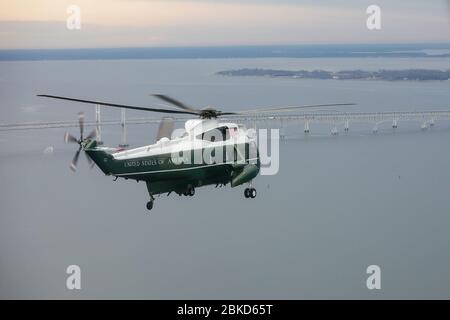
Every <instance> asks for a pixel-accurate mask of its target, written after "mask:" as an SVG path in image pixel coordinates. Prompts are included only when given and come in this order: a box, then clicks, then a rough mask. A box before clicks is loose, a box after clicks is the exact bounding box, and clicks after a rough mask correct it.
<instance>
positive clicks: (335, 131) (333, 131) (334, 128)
mask: <svg viewBox="0 0 450 320" xmlns="http://www.w3.org/2000/svg"><path fill="white" fill-rule="evenodd" d="M338 134H339V131H338V128H337V126H334V127H333V128H332V129H331V135H332V136H337V135H338Z"/></svg>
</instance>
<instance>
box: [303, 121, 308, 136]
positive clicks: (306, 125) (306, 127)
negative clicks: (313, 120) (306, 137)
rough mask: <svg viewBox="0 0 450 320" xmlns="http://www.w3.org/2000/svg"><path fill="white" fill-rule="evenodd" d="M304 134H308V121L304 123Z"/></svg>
mask: <svg viewBox="0 0 450 320" xmlns="http://www.w3.org/2000/svg"><path fill="white" fill-rule="evenodd" d="M304 132H305V133H306V134H308V133H309V120H306V121H305V130H304Z"/></svg>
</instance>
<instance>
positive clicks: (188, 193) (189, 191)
mask: <svg viewBox="0 0 450 320" xmlns="http://www.w3.org/2000/svg"><path fill="white" fill-rule="evenodd" d="M194 194H195V188H194V187H193V186H191V185H190V186H188V187H187V189H186V190H185V191H184V192H183V195H185V196H190V197H192V196H193V195H194Z"/></svg>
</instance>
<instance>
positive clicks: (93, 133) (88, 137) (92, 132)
mask: <svg viewBox="0 0 450 320" xmlns="http://www.w3.org/2000/svg"><path fill="white" fill-rule="evenodd" d="M96 135H97V130H96V129H93V130H92V131H91V132H90V133H89V134H88V136H87V137H85V138H84V139H92V138H94V137H95V136H96Z"/></svg>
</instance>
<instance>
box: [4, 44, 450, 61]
mask: <svg viewBox="0 0 450 320" xmlns="http://www.w3.org/2000/svg"><path fill="white" fill-rule="evenodd" d="M361 57H368V58H373V57H377V58H378V57H387V58H397V57H398V58H430V57H431V58H446V57H450V44H448V43H447V44H435V43H434V44H340V45H337V44H333V45H277V46H275V45H267V46H218V47H160V48H157V47H152V48H91V49H32V50H29V49H20V50H19V49H17V50H0V61H21V60H23V61H26V60H29V61H33V60H119V59H127V60H130V59H133V60H134V59H224V58H361Z"/></svg>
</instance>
